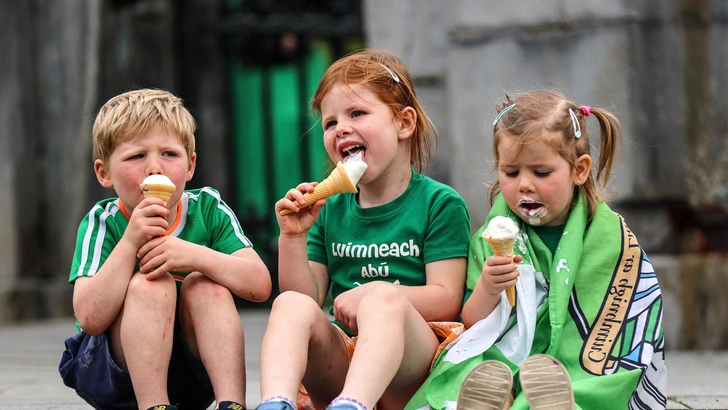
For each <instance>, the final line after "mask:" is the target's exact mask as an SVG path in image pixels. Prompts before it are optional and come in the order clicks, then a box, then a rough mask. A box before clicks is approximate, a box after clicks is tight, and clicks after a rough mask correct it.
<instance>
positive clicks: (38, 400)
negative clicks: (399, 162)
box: [0, 309, 728, 410]
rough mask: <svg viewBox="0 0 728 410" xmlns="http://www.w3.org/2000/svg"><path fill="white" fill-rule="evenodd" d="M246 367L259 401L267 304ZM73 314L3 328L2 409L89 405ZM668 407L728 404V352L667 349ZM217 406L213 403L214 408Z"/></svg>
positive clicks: (255, 313)
mask: <svg viewBox="0 0 728 410" xmlns="http://www.w3.org/2000/svg"><path fill="white" fill-rule="evenodd" d="M240 318H241V320H242V322H243V326H244V328H245V336H246V340H245V346H246V358H247V367H248V392H247V402H248V406H249V407H250V408H255V406H257V405H258V403H259V402H260V389H259V380H260V343H261V340H262V338H263V333H264V331H265V327H266V323H267V319H268V310H267V309H243V310H241V311H240ZM74 329H75V327H74V321H73V319H58V320H50V321H42V322H31V323H24V324H13V325H7V326H1V327H0V410H21V409H22V410H27V409H32V408H41V407H42V408H44V409H48V410H81V409H84V410H86V409H90V408H91V407H90V406H88V405H87V404H86V403H85V402H84V401H83V400H81V398H79V397H78V396H77V395H76V393H75V392H74V391H73V390H71V389H69V388H67V387H66V386H64V385H63V382H62V381H61V378H60V376H59V375H58V370H57V369H58V360H59V358H60V355H61V352H62V351H63V340H64V339H65V338H66V337H68V336H69V335H71V334H72V333H73V331H74ZM667 366H668V389H667V392H668V396H669V398H670V401H669V403H668V407H667V408H668V409H728V351H719V352H715V351H712V352H687V351H674V352H673V351H668V352H667ZM212 408H213V407H211V409H212Z"/></svg>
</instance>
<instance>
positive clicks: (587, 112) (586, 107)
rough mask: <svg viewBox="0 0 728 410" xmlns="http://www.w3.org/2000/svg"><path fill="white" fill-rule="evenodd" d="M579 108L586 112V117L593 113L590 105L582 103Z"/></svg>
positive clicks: (583, 112)
mask: <svg viewBox="0 0 728 410" xmlns="http://www.w3.org/2000/svg"><path fill="white" fill-rule="evenodd" d="M579 110H581V113H582V114H584V116H585V117H588V116H589V114H591V108H589V106H588V105H582V106H581V107H579Z"/></svg>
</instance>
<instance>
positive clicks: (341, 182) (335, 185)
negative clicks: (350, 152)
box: [280, 160, 367, 216]
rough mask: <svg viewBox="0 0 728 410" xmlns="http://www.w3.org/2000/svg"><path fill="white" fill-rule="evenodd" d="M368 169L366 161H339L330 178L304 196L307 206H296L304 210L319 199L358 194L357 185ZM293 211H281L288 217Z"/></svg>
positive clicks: (282, 214)
mask: <svg viewBox="0 0 728 410" xmlns="http://www.w3.org/2000/svg"><path fill="white" fill-rule="evenodd" d="M366 169H367V164H366V162H364V161H356V160H351V161H347V162H346V163H345V164H344V163H342V162H341V161H339V163H337V164H336V169H334V170H333V171H332V172H331V174H329V176H328V177H327V178H326V179H324V180H323V181H321V182H320V183H319V184H318V185H316V187H315V188H314V189H313V192H310V193H306V194H303V198H304V199H305V200H306V205H301V204H300V203H298V201H295V202H294V204H295V205H296V206H297V207H299V208H302V207H304V206H311V205H313V204H314V203H316V201H318V200H319V199H324V198H328V197H330V196H332V195H335V194H341V193H344V192H352V193H354V192H357V189H356V184H357V183H358V182H359V178H361V176H362V175H363V174H364V171H366ZM292 212H293V211H292V210H290V209H283V210H282V211H280V215H281V216H285V215H288V214H290V213H292Z"/></svg>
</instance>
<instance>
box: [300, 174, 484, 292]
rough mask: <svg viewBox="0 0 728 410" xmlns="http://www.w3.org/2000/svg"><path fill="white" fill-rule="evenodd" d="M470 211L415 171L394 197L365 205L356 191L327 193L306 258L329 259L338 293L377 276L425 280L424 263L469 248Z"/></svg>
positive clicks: (457, 197) (408, 283)
mask: <svg viewBox="0 0 728 410" xmlns="http://www.w3.org/2000/svg"><path fill="white" fill-rule="evenodd" d="M469 235H470V216H469V215H468V210H467V207H466V205H465V201H464V200H463V199H462V197H461V196H460V195H459V194H458V193H457V192H456V191H455V190H454V189H453V188H451V187H449V186H447V185H445V184H442V183H440V182H437V181H435V180H433V179H431V178H429V177H427V176H424V175H420V174H418V173H417V172H414V171H413V172H412V180H411V181H410V184H409V186H408V187H407V189H406V190H405V192H404V193H403V194H402V195H400V196H399V197H398V198H396V199H395V200H393V201H391V202H389V203H387V204H384V205H381V206H377V207H372V208H361V207H360V206H359V205H358V204H357V202H356V195H355V194H342V195H336V196H333V197H331V198H329V199H327V203H326V206H324V207H323V209H322V210H321V214H320V215H319V218H318V220H317V221H316V223H315V224H314V226H313V227H312V228H311V230H310V231H309V234H308V258H309V259H310V260H312V261H315V262H319V263H323V264H324V265H327V267H328V272H329V278H330V280H331V286H332V288H331V292H332V295H333V297H334V298H336V297H337V296H338V295H340V294H341V293H342V292H345V291H347V290H349V289H352V288H354V287H355V286H359V285H363V284H365V283H367V282H371V281H375V280H385V281H388V282H390V283H395V284H400V285H406V286H422V285H425V283H426V276H425V264H427V263H429V262H435V261H439V260H443V259H450V258H464V257H467V254H468V243H469Z"/></svg>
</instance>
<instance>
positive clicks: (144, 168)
mask: <svg viewBox="0 0 728 410" xmlns="http://www.w3.org/2000/svg"><path fill="white" fill-rule="evenodd" d="M195 162H196V154H194V155H193V156H192V158H188V156H187V150H186V149H185V146H184V145H182V143H181V142H180V141H179V138H177V136H176V135H175V134H174V133H173V132H171V131H169V130H167V129H166V128H162V127H154V128H151V129H150V130H148V131H147V132H146V134H144V135H141V136H139V137H138V138H134V139H132V140H129V141H125V142H122V143H120V144H119V145H118V146H117V147H116V148H115V149H114V151H113V153H112V154H111V156H110V157H109V161H108V166H107V167H104V165H103V164H102V163H101V160H96V163H95V164H94V167H95V170H96V176H97V178H98V179H99V182H100V183H101V185H103V186H104V187H106V188H113V189H114V191H116V194H117V195H118V196H119V198H121V200H122V202H124V206H125V207H126V208H127V209H128V210H129V212H131V211H132V210H133V209H134V208H135V207H136V206H137V205H139V202H141V201H142V200H143V199H144V195H143V194H142V191H141V189H140V188H139V184H141V183H142V181H143V180H144V178H146V177H147V176H149V175H152V174H163V175H166V176H167V177H169V179H171V180H172V182H173V183H174V184H175V186H176V189H175V191H174V193H173V194H172V196H171V197H170V199H169V202H168V203H167V208H170V209H171V208H173V207H174V206H176V205H177V201H178V200H179V198H180V197H181V196H182V191H184V188H185V184H186V182H187V181H189V180H190V179H192V176H193V174H194V170H195Z"/></svg>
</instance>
